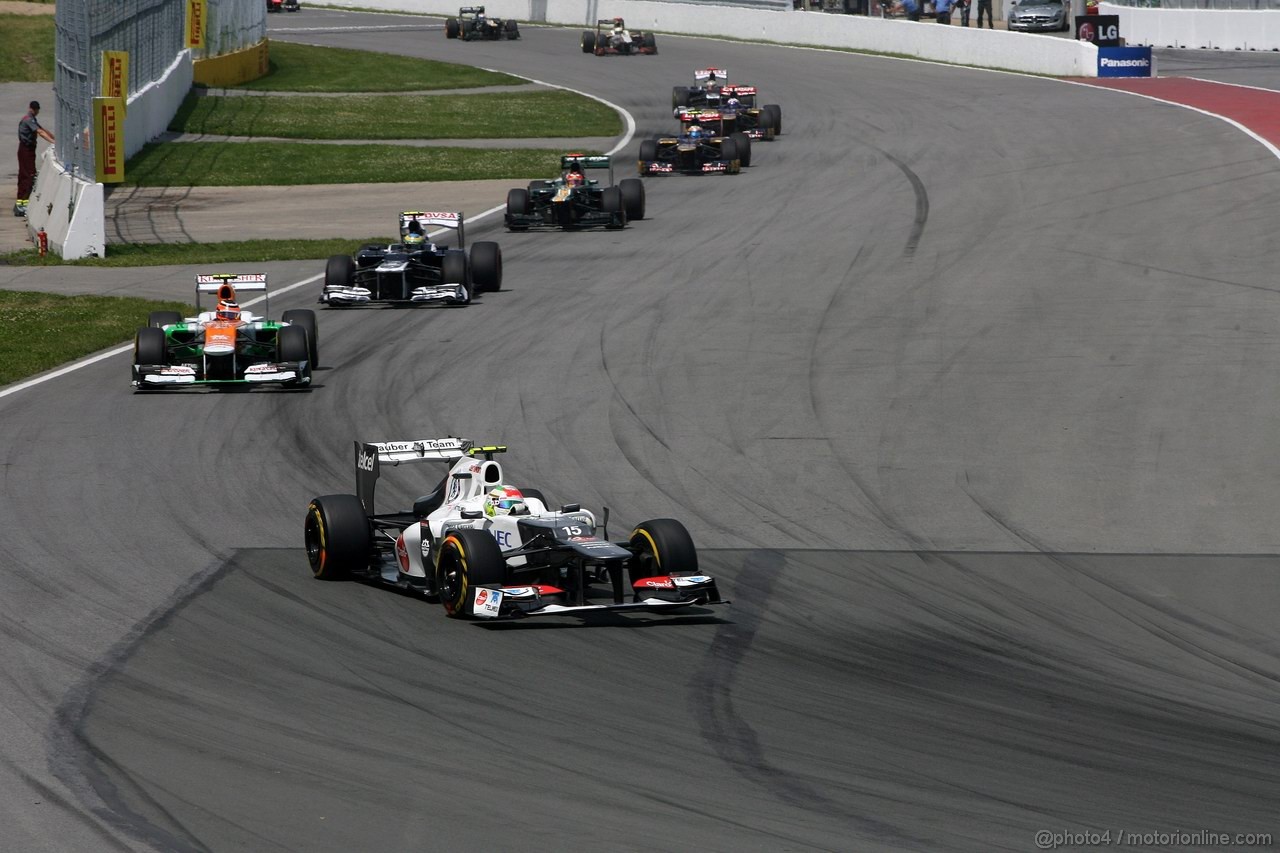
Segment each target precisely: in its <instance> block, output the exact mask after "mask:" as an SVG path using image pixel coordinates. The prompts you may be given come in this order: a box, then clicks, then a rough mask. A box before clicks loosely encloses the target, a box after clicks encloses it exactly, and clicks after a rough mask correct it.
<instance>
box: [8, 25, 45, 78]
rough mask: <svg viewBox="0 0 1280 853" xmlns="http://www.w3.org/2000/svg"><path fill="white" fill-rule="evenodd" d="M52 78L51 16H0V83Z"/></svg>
mask: <svg viewBox="0 0 1280 853" xmlns="http://www.w3.org/2000/svg"><path fill="white" fill-rule="evenodd" d="M52 79H53V15H0V83H35V82H45V81H48V80H52Z"/></svg>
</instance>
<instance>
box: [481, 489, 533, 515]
mask: <svg viewBox="0 0 1280 853" xmlns="http://www.w3.org/2000/svg"><path fill="white" fill-rule="evenodd" d="M528 511H529V506H528V504H526V503H525V502H524V494H523V493H522V492H521V491H520V490H519V489H517V488H516V487H515V486H494V487H493V488H492V489H490V490H489V492H488V494H486V495H485V498H484V514H485V515H488V516H494V515H523V514H525V513H527V512H528Z"/></svg>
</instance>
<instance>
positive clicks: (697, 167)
mask: <svg viewBox="0 0 1280 853" xmlns="http://www.w3.org/2000/svg"><path fill="white" fill-rule="evenodd" d="M750 165H751V140H750V139H749V138H747V136H746V135H745V134H743V133H742V132H737V133H733V134H726V133H725V132H724V128H723V124H722V120H721V116H720V113H718V112H715V111H714V110H693V111H689V112H683V113H681V114H680V133H679V135H677V136H663V137H659V138H658V139H646V140H644V141H643V142H641V143H640V161H639V163H638V164H637V168H638V169H639V171H640V174H641V175H670V174H674V173H677V172H678V173H680V174H685V175H701V174H716V173H719V174H725V175H736V174H738V173H739V172H741V171H742V168H743V167H744V166H750Z"/></svg>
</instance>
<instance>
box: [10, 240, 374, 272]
mask: <svg viewBox="0 0 1280 853" xmlns="http://www.w3.org/2000/svg"><path fill="white" fill-rule="evenodd" d="M393 240H394V238H392V237H389V236H386V235H383V236H380V237H366V238H365V239H363V240H349V239H346V238H334V239H331V240H234V241H228V242H225V243H112V244H111V245H110V247H109V248H108V249H107V257H105V258H83V259H81V260H78V261H64V260H62V259H61V258H59V257H58V256H57V255H47V256H45V257H44V258H41V257H40V253H39V252H37V251H36V250H35V249H22V250H20V251H17V252H8V253H6V254H0V264H8V265H11V266H33V267H35V266H46V267H56V266H77V267H158V266H186V265H191V266H194V265H198V264H207V265H214V264H251V263H263V262H266V261H310V260H317V259H324V258H328V257H330V256H331V255H350V254H354V253H355V251H356V249H358V248H359V247H360V246H362V245H364V244H365V243H390V242H393Z"/></svg>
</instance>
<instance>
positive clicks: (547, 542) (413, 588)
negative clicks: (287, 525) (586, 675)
mask: <svg viewBox="0 0 1280 853" xmlns="http://www.w3.org/2000/svg"><path fill="white" fill-rule="evenodd" d="M505 450H506V448H505V447H502V446H500V445H491V446H487V447H479V446H475V445H474V444H472V442H470V441H467V440H465V439H460V438H452V437H451V438H438V439H422V440H418V441H387V442H378V443H369V442H359V441H357V442H355V468H356V494H354V495H349V494H348V495H324V496H322V497H317V498H315V499H313V500H312V501H311V504H310V506H308V507H307V513H306V520H305V534H304V536H305V541H306V548H307V559H308V561H309V562H310V564H311V571H312V573H313V574H314V575H315V576H316V577H317V578H320V579H321V580H341V579H346V578H356V579H360V580H365V581H370V582H374V583H378V584H383V585H386V586H391V587H395V588H398V589H401V590H405V591H409V592H415V593H418V594H420V595H422V596H424V597H426V598H428V599H438V600H439V602H440V603H441V604H442V605H444V609H445V612H446V613H447V614H448V615H450V616H457V617H468V616H469V617H474V618H477V619H517V618H522V617H527V616H544V615H573V616H588V615H592V614H596V613H600V612H605V611H619V610H622V611H627V610H641V611H664V610H676V609H679V608H684V607H690V606H695V605H711V604H727V603H728V602H726V601H724V600H723V599H721V598H720V592H719V590H718V588H717V586H716V581H715V579H714V578H711V577H709V576H707V575H704V574H701V573H700V572H699V571H698V552H697V550H696V549H695V548H694V545H693V540H692V539H691V538H690V536H689V532H688V531H687V530H686V529H685V527H684V525H683V524H681V523H680V522H679V521H676V520H674V519H670V518H658V519H653V520H651V521H646V522H643V523H641V524H638V525H636V527H635V529H634V530H633V531H632V532H631V535H630V536H629V537H627V539H625V540H623V541H619V542H612V541H610V540H609V538H608V532H607V525H608V516H609V511H608V509H605V511H604V517H603V521H602V522H601V523H600V524H597V520H596V516H595V515H594V514H593V513H591V512H590V511H589V510H585V509H583V508H582V507H581V506H580V505H578V504H564V505H560V506H555V505H551V504H548V502H547V499H546V498H545V497H543V495H542V493H541V492H539V491H538V490H536V489H519V490H517V489H515V488H513V487H511V486H508V485H506V484H505V478H504V476H503V472H502V466H501V465H500V464H499V463H498V462H496V461H494V458H493V457H494V455H495V454H498V453H502V452H504V451H505ZM421 462H437V463H447V464H448V465H449V470H448V473H447V474H445V476H444V479H442V480H440V482H439V483H438V484H437V485H436V487H435V489H434V490H433V491H432V492H431V493H430V494H427V495H424V496H423V497H420V498H418V499H417V500H416V501H414V504H413V507H412V509H408V510H403V511H400V512H392V513H379V512H376V511H375V508H374V487H375V486H376V485H377V482H378V478H379V476H380V475H381V473H382V471H383V469H384V468H385V467H387V466H398V465H407V464H416V463H421Z"/></svg>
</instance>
